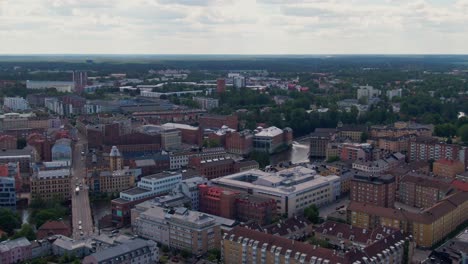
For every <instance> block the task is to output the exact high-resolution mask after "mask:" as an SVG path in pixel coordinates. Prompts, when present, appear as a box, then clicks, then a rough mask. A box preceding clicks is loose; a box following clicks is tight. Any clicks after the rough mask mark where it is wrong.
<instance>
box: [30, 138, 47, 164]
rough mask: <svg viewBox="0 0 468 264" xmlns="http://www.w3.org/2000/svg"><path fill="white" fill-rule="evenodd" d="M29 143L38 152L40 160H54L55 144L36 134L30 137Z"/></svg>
mask: <svg viewBox="0 0 468 264" xmlns="http://www.w3.org/2000/svg"><path fill="white" fill-rule="evenodd" d="M27 143H28V145H29V146H31V147H33V148H34V149H35V150H36V152H37V154H38V155H39V156H40V160H42V161H51V160H52V145H53V142H51V141H50V140H49V139H47V138H45V137H44V136H43V135H41V134H37V133H34V134H31V135H29V136H28V138H27Z"/></svg>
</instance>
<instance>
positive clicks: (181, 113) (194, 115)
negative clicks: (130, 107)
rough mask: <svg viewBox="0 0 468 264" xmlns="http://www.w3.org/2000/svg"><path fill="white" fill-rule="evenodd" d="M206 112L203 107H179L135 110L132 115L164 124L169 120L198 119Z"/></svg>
mask: <svg viewBox="0 0 468 264" xmlns="http://www.w3.org/2000/svg"><path fill="white" fill-rule="evenodd" d="M203 113H206V110H201V109H178V110H171V111H153V112H135V113H133V114H132V116H133V117H134V118H136V119H138V120H142V121H144V122H146V123H149V124H164V123H167V122H175V123H190V122H194V121H196V120H198V118H199V116H200V115H201V114H203Z"/></svg>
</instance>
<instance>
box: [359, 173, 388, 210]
mask: <svg viewBox="0 0 468 264" xmlns="http://www.w3.org/2000/svg"><path fill="white" fill-rule="evenodd" d="M395 191H396V183H395V177H394V176H392V175H390V174H383V175H373V174H364V173H360V174H356V175H354V177H353V179H352V180H351V195H350V200H351V201H356V202H361V203H366V204H373V205H378V206H382V207H393V204H394V203H395Z"/></svg>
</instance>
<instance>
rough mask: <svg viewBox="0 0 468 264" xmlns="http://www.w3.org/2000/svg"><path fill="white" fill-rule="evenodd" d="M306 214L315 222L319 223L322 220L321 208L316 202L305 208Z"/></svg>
mask: <svg viewBox="0 0 468 264" xmlns="http://www.w3.org/2000/svg"><path fill="white" fill-rule="evenodd" d="M304 216H305V217H307V219H309V221H311V222H312V223H314V224H317V223H318V222H319V221H320V217H319V210H318V208H317V206H316V205H315V204H312V205H310V206H309V207H307V208H306V209H304Z"/></svg>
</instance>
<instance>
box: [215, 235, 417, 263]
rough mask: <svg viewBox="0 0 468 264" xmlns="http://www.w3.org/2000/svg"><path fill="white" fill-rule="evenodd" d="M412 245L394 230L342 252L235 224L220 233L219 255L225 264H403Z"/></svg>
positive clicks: (410, 252)
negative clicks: (392, 232)
mask: <svg viewBox="0 0 468 264" xmlns="http://www.w3.org/2000/svg"><path fill="white" fill-rule="evenodd" d="M407 242H408V243H407ZM410 244H411V245H410ZM412 244H413V242H412V241H411V240H410V238H407V237H405V236H404V235H403V234H402V233H401V232H396V233H395V235H392V236H388V237H387V238H386V239H381V240H378V241H376V242H374V243H372V244H370V245H368V246H367V247H365V248H363V249H362V251H361V250H359V251H354V250H353V251H348V252H343V251H341V250H331V249H327V248H321V247H317V246H315V245H311V244H307V243H302V242H299V241H294V240H292V239H287V238H283V237H280V236H276V235H271V234H267V233H264V232H259V231H256V230H251V229H248V228H244V227H239V226H238V227H235V228H234V229H232V230H231V231H229V232H227V233H224V235H223V238H222V240H221V256H222V258H223V261H224V263H226V264H238V263H246V264H247V263H265V264H276V263H278V264H286V263H288V264H300V263H301V264H302V263H326V264H334V263H341V264H346V263H367V262H368V260H371V259H375V260H376V261H372V262H376V263H377V260H378V261H379V262H378V263H390V264H392V263H395V264H396V263H405V260H404V259H403V255H404V254H403V252H404V250H405V247H406V246H408V255H409V259H410V258H411V255H412V246H413V245H412ZM363 252H364V254H363Z"/></svg>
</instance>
